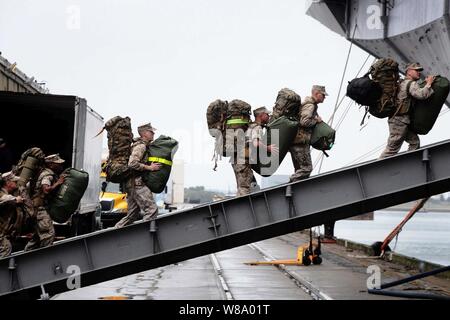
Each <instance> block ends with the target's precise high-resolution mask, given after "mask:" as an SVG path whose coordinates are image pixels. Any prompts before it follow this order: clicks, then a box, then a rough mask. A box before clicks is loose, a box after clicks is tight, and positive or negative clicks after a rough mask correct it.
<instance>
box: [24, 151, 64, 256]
mask: <svg viewBox="0 0 450 320" xmlns="http://www.w3.org/2000/svg"><path fill="white" fill-rule="evenodd" d="M64 162H65V160H63V159H61V158H60V157H59V155H58V154H52V155H50V156H47V157H45V168H44V169H43V170H42V171H41V172H40V173H39V176H38V178H37V181H36V185H35V187H34V190H33V195H32V196H31V200H32V201H33V207H34V213H35V215H36V216H35V217H32V219H33V221H34V223H33V228H34V232H33V236H32V238H31V240H30V241H29V242H28V243H27V245H26V246H25V251H28V250H33V249H38V248H44V247H48V246H50V245H52V244H53V241H54V240H55V228H54V226H53V220H52V218H51V217H50V214H49V213H48V201H49V198H50V197H51V196H52V193H53V191H54V190H55V189H57V188H58V187H59V186H60V185H62V184H63V183H64V179H65V177H64V176H61V177H58V174H59V173H61V172H62V169H63V166H62V165H63V163H64Z"/></svg>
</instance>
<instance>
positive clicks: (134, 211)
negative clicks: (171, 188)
mask: <svg viewBox="0 0 450 320" xmlns="http://www.w3.org/2000/svg"><path fill="white" fill-rule="evenodd" d="M133 180H134V181H133ZM133 182H134V183H133ZM126 190H127V203H128V213H127V215H126V216H125V217H123V218H122V219H121V220H120V221H119V222H117V223H116V225H115V228H122V227H125V226H127V225H129V224H132V223H133V222H135V221H137V220H139V219H141V217H142V216H143V218H142V220H143V221H149V220H152V219H154V218H156V216H157V214H158V206H157V205H156V202H155V200H154V199H153V193H152V192H151V191H150V189H149V188H148V187H147V186H146V185H145V184H144V182H143V181H142V178H141V177H138V178H132V179H131V181H128V182H127V187H126Z"/></svg>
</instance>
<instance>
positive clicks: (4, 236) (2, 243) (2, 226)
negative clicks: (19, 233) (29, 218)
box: [0, 189, 16, 258]
mask: <svg viewBox="0 0 450 320" xmlns="http://www.w3.org/2000/svg"><path fill="white" fill-rule="evenodd" d="M15 214H16V197H14V196H12V195H10V194H9V193H8V192H7V191H6V190H5V189H1V190H0V258H4V257H7V256H9V255H10V254H11V250H12V246H11V242H10V240H9V236H10V231H11V224H12V220H13V219H14V216H15Z"/></svg>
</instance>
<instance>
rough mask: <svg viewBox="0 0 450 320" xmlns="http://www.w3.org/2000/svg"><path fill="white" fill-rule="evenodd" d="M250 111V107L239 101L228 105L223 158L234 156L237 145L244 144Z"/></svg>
mask: <svg viewBox="0 0 450 320" xmlns="http://www.w3.org/2000/svg"><path fill="white" fill-rule="evenodd" d="M251 110H252V107H251V105H249V104H248V103H247V102H245V101H242V100H239V99H235V100H232V101H231V102H230V103H229V104H228V111H227V120H226V123H225V128H226V132H225V143H224V145H225V154H224V156H226V157H230V156H232V155H234V154H235V153H236V152H237V151H238V150H237V147H238V146H237V145H238V144H239V143H240V144H242V145H243V144H244V143H245V141H244V139H245V132H246V131H247V129H248V125H249V123H250V114H251Z"/></svg>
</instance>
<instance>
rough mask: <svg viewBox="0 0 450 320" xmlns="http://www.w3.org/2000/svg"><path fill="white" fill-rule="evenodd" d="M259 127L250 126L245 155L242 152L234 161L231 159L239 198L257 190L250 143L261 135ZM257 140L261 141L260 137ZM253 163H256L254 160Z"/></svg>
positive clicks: (237, 154) (236, 154)
mask: <svg viewBox="0 0 450 320" xmlns="http://www.w3.org/2000/svg"><path fill="white" fill-rule="evenodd" d="M259 127H260V125H258V124H257V123H251V124H249V127H248V129H247V131H246V132H245V144H246V145H247V146H246V150H245V155H243V154H242V152H238V153H235V154H234V161H233V158H231V159H230V162H231V166H232V168H233V171H234V175H235V177H236V184H237V194H236V195H237V196H243V195H246V194H249V193H250V192H251V191H252V189H253V188H257V187H256V186H257V183H256V179H255V176H254V175H253V171H252V166H251V163H252V162H251V161H250V158H249V156H250V149H251V148H249V146H248V143H250V141H253V140H252V139H253V137H257V134H260V133H261V131H260V130H259ZM261 129H262V128H261ZM257 138H258V139H259V138H260V137H257ZM252 161H254V159H253V160H252Z"/></svg>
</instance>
